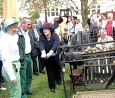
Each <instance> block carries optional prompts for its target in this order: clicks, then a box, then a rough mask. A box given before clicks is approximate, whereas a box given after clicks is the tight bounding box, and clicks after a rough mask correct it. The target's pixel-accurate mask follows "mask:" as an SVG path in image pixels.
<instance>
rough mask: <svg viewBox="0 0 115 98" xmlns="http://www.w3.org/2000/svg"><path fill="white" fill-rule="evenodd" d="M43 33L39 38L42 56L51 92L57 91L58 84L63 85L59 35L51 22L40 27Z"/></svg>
mask: <svg viewBox="0 0 115 98" xmlns="http://www.w3.org/2000/svg"><path fill="white" fill-rule="evenodd" d="M40 32H41V33H42V34H41V36H40V39H39V44H40V51H41V58H44V61H45V66H46V71H47V76H48V84H49V88H50V91H51V92H55V88H56V84H55V83H57V84H59V85H61V67H60V61H59V55H58V46H59V36H58V35H57V34H56V33H54V28H53V26H52V24H50V23H44V24H43V26H41V27H40Z"/></svg>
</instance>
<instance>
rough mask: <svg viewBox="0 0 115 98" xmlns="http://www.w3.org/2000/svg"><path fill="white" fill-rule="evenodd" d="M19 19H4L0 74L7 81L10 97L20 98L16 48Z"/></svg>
mask: <svg viewBox="0 0 115 98" xmlns="http://www.w3.org/2000/svg"><path fill="white" fill-rule="evenodd" d="M18 23H19V20H17V19H13V18H11V19H6V20H5V21H4V29H2V33H3V34H2V36H1V39H0V46H1V47H0V51H1V54H2V62H3V67H2V75H3V77H4V79H5V80H6V81H7V84H8V86H9V91H10V98H21V85H20V62H19V58H20V56H19V49H18V45H17V42H18V35H17V34H16V32H17V28H18Z"/></svg>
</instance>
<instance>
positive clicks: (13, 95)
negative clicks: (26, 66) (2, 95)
mask: <svg viewBox="0 0 115 98" xmlns="http://www.w3.org/2000/svg"><path fill="white" fill-rule="evenodd" d="M12 64H15V65H16V67H14V74H15V76H16V80H17V83H15V84H14V83H13V82H11V80H10V77H9V76H8V74H7V72H6V70H5V69H4V67H2V75H3V77H4V79H5V80H6V82H7V84H8V87H9V91H10V98H21V84H20V62H19V61H14V62H12Z"/></svg>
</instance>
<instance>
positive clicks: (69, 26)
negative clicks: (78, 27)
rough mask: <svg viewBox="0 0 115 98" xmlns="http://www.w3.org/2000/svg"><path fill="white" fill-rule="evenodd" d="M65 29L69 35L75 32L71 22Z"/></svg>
mask: <svg viewBox="0 0 115 98" xmlns="http://www.w3.org/2000/svg"><path fill="white" fill-rule="evenodd" d="M67 27H68V31H69V32H70V33H72V32H75V26H74V23H73V22H68V24H67Z"/></svg>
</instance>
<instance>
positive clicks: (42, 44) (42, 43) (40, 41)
mask: <svg viewBox="0 0 115 98" xmlns="http://www.w3.org/2000/svg"><path fill="white" fill-rule="evenodd" d="M43 39H44V38H43V37H42V35H41V36H40V39H39V47H40V51H42V50H45V45H44V41H43Z"/></svg>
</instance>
